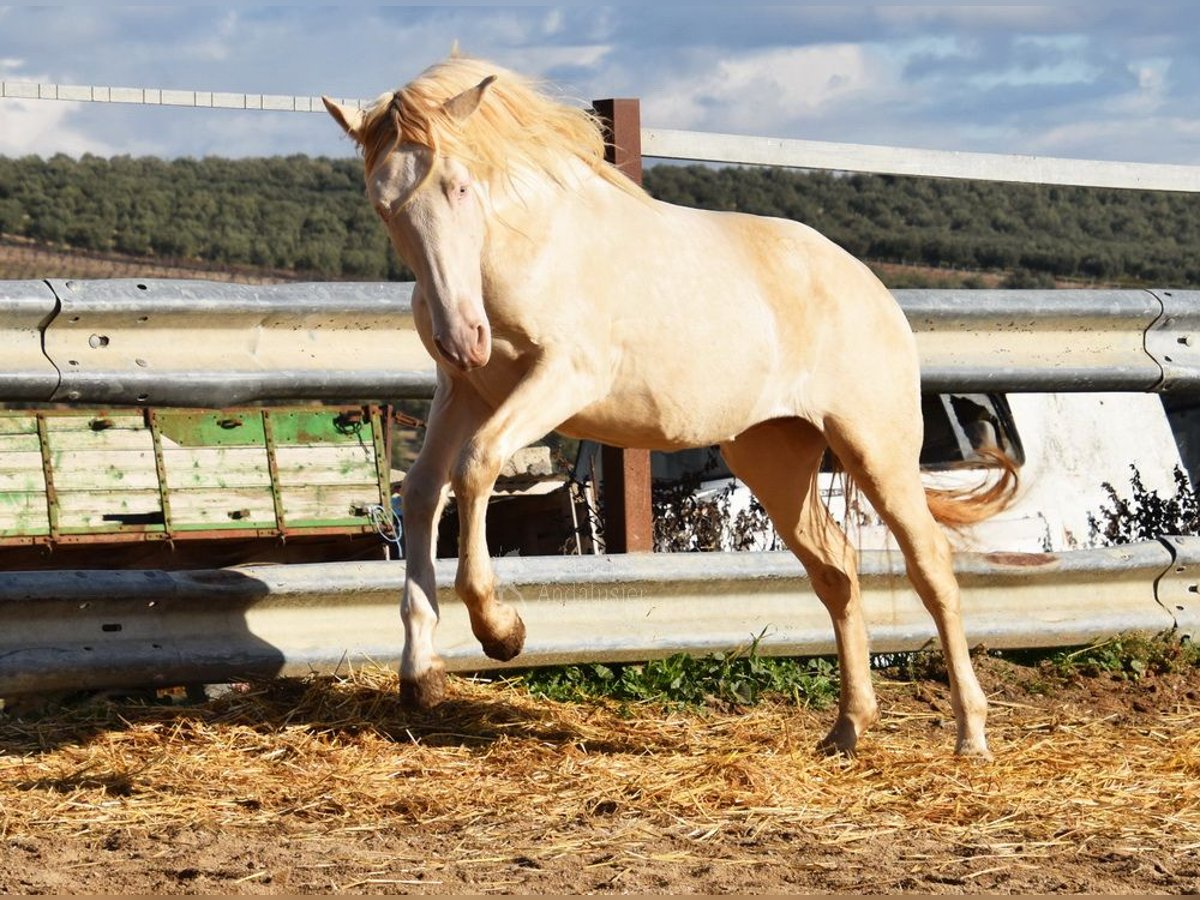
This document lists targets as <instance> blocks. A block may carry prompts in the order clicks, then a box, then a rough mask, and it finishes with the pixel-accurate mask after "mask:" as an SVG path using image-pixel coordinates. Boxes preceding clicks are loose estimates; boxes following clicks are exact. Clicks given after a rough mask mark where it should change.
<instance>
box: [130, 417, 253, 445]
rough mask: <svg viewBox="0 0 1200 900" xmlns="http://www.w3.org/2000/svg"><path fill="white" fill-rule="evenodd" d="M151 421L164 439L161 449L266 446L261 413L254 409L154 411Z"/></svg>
mask: <svg viewBox="0 0 1200 900" xmlns="http://www.w3.org/2000/svg"><path fill="white" fill-rule="evenodd" d="M154 421H155V425H156V426H157V428H158V432H159V434H160V435H162V437H163V445H164V447H166V446H169V445H170V444H174V445H176V446H180V447H248V446H263V445H264V444H265V443H266V435H265V434H264V432H263V420H262V411H261V410H257V409H232V410H224V411H218V412H211V411H193V410H179V409H172V410H161V409H160V410H155V411H154ZM168 441H169V442H170V444H168Z"/></svg>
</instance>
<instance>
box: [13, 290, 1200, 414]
mask: <svg viewBox="0 0 1200 900" xmlns="http://www.w3.org/2000/svg"><path fill="white" fill-rule="evenodd" d="M412 289H413V286H412V285H411V284H407V283H394V284H388V283H382V284H381V283H315V284H288V285H271V286H248V285H231V284H223V283H218V282H207V281H154V280H124V279H118V280H112V281H81V280H74V281H60V280H49V281H45V282H41V281H6V282H0V353H3V358H4V360H5V365H4V370H3V372H0V398H3V399H5V400H17V401H26V402H28V401H35V402H72V403H90V404H131V405H156V406H166V405H171V406H200V407H224V406H231V405H235V404H239V403H247V402H252V401H286V400H297V399H305V400H330V401H337V402H351V401H377V400H385V399H392V398H396V397H421V396H430V395H431V394H432V392H433V388H434V384H435V377H434V364H433V361H432V359H431V358H430V356H429V354H428V353H427V352H426V351H425V348H424V347H423V345H422V344H421V341H420V339H419V338H418V336H417V333H416V330H415V328H414V325H413V319H412V307H411V297H412ZM894 293H895V295H896V298H897V299H898V300H899V302H900V305H901V306H902V307H903V309H904V311H905V313H906V314H907V316H908V319H909V322H910V323H911V325H912V327H913V330H914V331H915V332H916V335H917V342H918V347H919V350H920V353H921V367H922V380H923V383H924V386H925V387H926V389H928V390H931V391H945V390H1004V391H1099V390H1125V391H1172V390H1180V389H1185V388H1196V387H1200V291H1175V290H1086V291H1083V290H1081V291H1074V290H1073V291H1050V290H1038V291H1015V290H1014V291H998V290H990V291H989V290H900V291H895V292H894Z"/></svg>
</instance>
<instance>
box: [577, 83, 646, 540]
mask: <svg viewBox="0 0 1200 900" xmlns="http://www.w3.org/2000/svg"><path fill="white" fill-rule="evenodd" d="M592 108H593V109H594V110H595V111H596V115H598V116H599V117H600V118H601V120H603V122H604V125H605V130H606V134H605V138H606V140H607V146H606V148H605V156H606V158H607V159H608V161H609V162H610V163H612V164H613V165H615V166H617V168H619V169H620V170H621V171H622V172H624V173H625V174H626V175H628V176H629V177H630V178H632V179H633V180H634V181H636V182H637V183H638V184H641V183H642V118H641V111H640V106H639V104H638V101H637V100H636V99H634V100H626V99H620V100H596V101H594V102H593V103H592ZM613 263H614V264H616V265H620V260H613ZM600 462H601V466H602V467H603V469H604V547H605V551H606V552H608V553H639V552H643V553H648V552H650V551H652V550H653V549H654V528H653V524H652V521H653V517H652V513H651V509H650V451H649V450H637V449H621V448H619V447H608V446H605V447H603V448H602V449H601V456H600Z"/></svg>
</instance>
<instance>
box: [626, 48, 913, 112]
mask: <svg viewBox="0 0 1200 900" xmlns="http://www.w3.org/2000/svg"><path fill="white" fill-rule="evenodd" d="M890 68H891V66H890V65H889V64H887V63H886V62H885V61H884V60H883V59H882V58H880V57H879V56H877V55H875V54H873V53H871V52H870V50H869V48H868V47H866V46H865V45H862V44H828V45H819V46H811V47H793V48H784V49H775V50H766V51H760V52H749V53H743V54H740V55H736V56H731V57H727V58H726V59H724V60H721V61H718V62H716V63H713V64H711V65H708V66H706V67H705V68H704V69H703V70H700V71H698V72H693V74H690V75H689V74H684V75H680V76H675V77H672V78H668V79H666V80H665V81H663V82H661V83H659V84H657V85H654V86H652V87H651V88H650V89H649V90H647V91H645V92H644V94H643V98H642V117H643V118H644V119H645V121H646V122H647V123H648V124H652V125H657V126H661V127H673V128H698V129H699V128H715V127H718V126H719V128H720V129H721V130H732V131H738V132H748V133H755V134H780V133H783V132H786V131H787V130H788V128H789V126H794V125H795V124H797V123H799V122H804V121H806V120H811V119H814V118H818V117H820V116H822V115H823V114H825V113H828V112H830V111H832V110H833V109H834V108H835V107H838V106H841V105H844V104H852V103H856V102H859V100H860V99H861V98H863V97H866V96H870V97H871V99H872V102H878V101H879V99H880V98H881V97H882V96H883V95H885V94H887V93H889V92H891V91H893V90H895V88H893V87H892V85H894V84H896V83H897V79H895V78H893V77H891V73H890V72H889V70H890Z"/></svg>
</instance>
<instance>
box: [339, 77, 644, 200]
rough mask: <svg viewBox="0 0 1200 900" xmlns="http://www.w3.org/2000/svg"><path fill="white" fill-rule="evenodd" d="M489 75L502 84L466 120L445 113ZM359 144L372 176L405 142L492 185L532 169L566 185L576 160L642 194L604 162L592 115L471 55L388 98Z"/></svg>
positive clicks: (600, 136)
mask: <svg viewBox="0 0 1200 900" xmlns="http://www.w3.org/2000/svg"><path fill="white" fill-rule="evenodd" d="M489 75H495V76H497V77H496V80H495V81H494V82H492V84H491V86H490V87H489V88H488V89H487V93H486V94H485V96H484V100H483V103H481V104H480V106H479V108H478V109H477V110H476V111H475V112H474V113H472V114H471V115H470V116H468V117H467V119H466V120H465V121H462V122H460V121H458V120H456V119H454V118H453V117H452V116H451V115H449V114H448V113H447V112H445V110H444V105H445V103H446V101H447V100H449V99H451V98H452V97H455V96H457V95H458V94H461V93H462V92H463V91H465V90H468V89H469V88H472V87H474V86H475V85H477V84H478V83H479V82H481V81H482V80H483V79H484V78H487V77H488V76H489ZM360 144H361V146H362V150H363V156H364V164H365V166H366V169H367V171H368V172H369V171H371V170H372V169H374V168H375V166H376V165H378V164H379V163H380V162H382V161H383V160H384V159H385V158H386V157H387V155H388V154H389V153H391V152H392V151H393V150H395V149H396V147H398V146H400V145H401V144H417V145H420V146H423V147H428V148H429V149H430V150H432V151H434V152H435V153H443V154H446V155H448V156H454V157H456V158H457V159H459V160H461V161H462V162H463V163H464V164H466V165H467V166H468V167H469V168H471V169H472V170H473V172H474V173H475V175H476V177H478V178H481V179H484V180H487V181H489V182H495V181H497V180H502V179H510V178H512V177H513V175H514V174H515V173H516V172H518V171H520V170H521V169H527V168H531V169H534V170H536V171H541V172H544V173H545V174H547V175H548V176H550V177H551V178H553V179H555V180H560V181H561V180H562V179H563V178H564V177H565V173H566V171H567V168H568V166H567V163H568V162H569V161H571V160H577V161H580V162H583V163H584V164H585V165H586V166H587V167H588V168H590V169H591V170H592V171H594V172H595V173H596V174H598V175H600V176H601V177H603V178H604V179H605V180H607V181H609V182H611V183H612V184H614V185H616V186H618V187H620V188H621V189H623V190H626V191H629V192H630V193H635V194H642V191H641V188H640V187H638V186H637V185H636V184H635V183H634V182H632V181H630V180H629V179H628V178H627V177H626V176H625V175H623V174H622V173H621V172H620V171H619V170H618V169H616V168H615V167H613V166H611V165H610V164H609V163H607V162H606V161H605V159H604V136H603V131H602V128H601V125H600V122H599V120H598V119H597V118H596V116H595V115H594V114H593V113H592V112H591V111H590V110H586V109H581V108H578V107H574V106H570V105H568V104H566V103H562V102H560V101H558V100H556V99H554V98H553V97H550V96H549V95H548V94H547V93H546V92H545V91H543V90H541V89H539V88H538V87H537V86H536V85H535V84H534V83H533V82H531V81H530V80H529V79H527V78H525V77H524V76H521V75H518V74H516V73H515V72H510V71H507V70H505V69H503V68H501V67H499V66H495V65H491V64H489V63H486V62H484V61H482V60H476V59H471V58H468V57H461V56H460V57H452V58H450V59H448V60H446V61H444V62H441V63H438V64H437V65H434V66H432V67H430V68H429V69H427V70H425V72H423V73H422V74H421V75H420V76H418V77H417V78H416V79H415V80H414V81H412V82H411V83H410V84H408V85H406V86H405V87H403V88H401V89H400V90H398V91H396V92H395V93H394V94H385V95H383V96H381V97H380V98H379V100H378V101H376V103H375V105H374V106H373V107H372V108H371V109H370V110H369V111H368V113H367V116H366V119H365V122H364V125H363V128H362V130H361V132H360ZM643 196H644V195H643Z"/></svg>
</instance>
